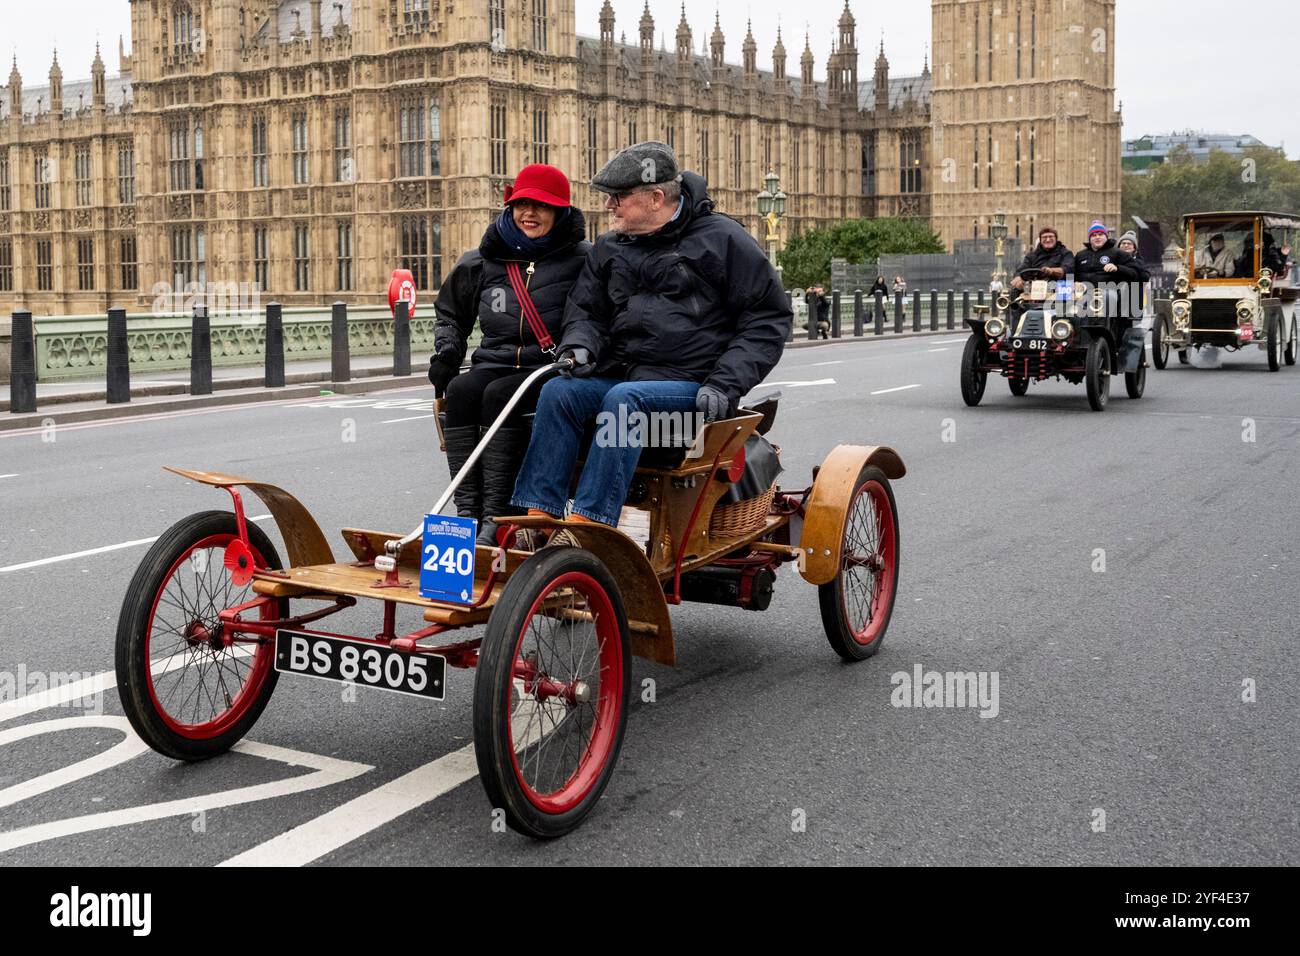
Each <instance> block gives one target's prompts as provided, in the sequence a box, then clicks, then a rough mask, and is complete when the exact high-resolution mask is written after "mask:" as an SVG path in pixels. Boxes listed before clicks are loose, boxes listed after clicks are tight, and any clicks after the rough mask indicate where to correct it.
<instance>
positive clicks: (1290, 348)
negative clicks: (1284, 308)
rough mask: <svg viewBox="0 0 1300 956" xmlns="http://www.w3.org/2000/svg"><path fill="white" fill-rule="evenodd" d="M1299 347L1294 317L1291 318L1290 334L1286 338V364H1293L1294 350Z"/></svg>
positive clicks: (1299, 342)
mask: <svg viewBox="0 0 1300 956" xmlns="http://www.w3.org/2000/svg"><path fill="white" fill-rule="evenodd" d="M1298 348H1300V341H1297V336H1296V323H1295V319H1292V320H1291V335H1290V336H1288V338H1287V340H1286V355H1285V356H1284V358H1285V359H1286V364H1287V365H1294V364H1295V360H1296V350H1297V349H1298Z"/></svg>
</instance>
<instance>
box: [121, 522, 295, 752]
mask: <svg viewBox="0 0 1300 956" xmlns="http://www.w3.org/2000/svg"><path fill="white" fill-rule="evenodd" d="M238 537H239V535H238V528H237V526H236V524H235V516H234V514H232V513H231V512H228V511H204V512H200V513H199V514H194V515H190V516H189V517H188V518H184V519H182V520H181V521H178V522H177V523H176V524H174V525H172V526H171V527H170V528H168V529H167V531H166V532H165V533H164V534H163V535H162V537H160V538H159V539H158V540H157V541H156V542H155V543H154V546H153V547H152V548H150V549H149V553H148V554H146V555H145V557H144V560H143V561H141V562H140V567H139V568H138V569H137V570H136V572H135V577H133V578H132V579H131V584H130V586H129V588H128V589H127V596H126V600H125V601H124V602H123V603H122V611H121V614H120V615H119V616H118V623H117V647H116V663H117V690H118V695H119V696H120V697H121V700H122V708H123V709H124V710H125V711H126V716H127V719H128V720H130V722H131V726H132V727H134V728H135V731H136V733H138V734H139V735H140V737H141V739H143V740H144V742H145V743H147V744H148V745H149V746H150V747H152V748H153V749H154V750H156V751H158V752H159V753H161V754H165V755H166V756H168V757H172V758H174V759H177V760H202V759H205V758H207V757H212V756H215V755H217V754H220V753H224V752H225V751H227V750H229V749H230V748H231V746H233V745H234V744H235V742H236V741H238V740H239V739H240V738H241V737H243V736H244V734H246V733H247V732H248V730H249V728H250V727H252V726H253V724H254V723H255V722H256V721H257V718H258V717H260V716H261V714H262V710H263V709H264V708H265V707H266V703H267V701H268V700H270V699H271V692H272V691H273V690H274V689H275V684H276V680H277V678H278V677H279V675H278V674H277V673H276V671H275V666H274V660H273V658H274V656H275V646H274V643H275V642H274V641H273V640H271V639H265V640H258V641H252V640H249V641H244V640H242V639H241V640H239V641H230V640H228V639H227V638H226V637H225V635H223V632H222V624H221V619H220V617H219V616H218V615H219V614H220V612H221V611H224V610H225V609H226V608H231V607H235V606H237V605H239V604H243V603H244V602H246V601H249V600H252V599H253V598H254V597H256V595H255V594H254V593H253V591H252V586H251V583H249V584H245V585H236V584H235V582H234V579H233V577H232V575H231V572H230V571H229V570H228V569H227V568H226V566H225V564H224V558H225V553H226V547H227V546H228V545H229V544H230V543H231V542H232V541H237V540H238ZM248 540H249V544H250V545H251V548H252V557H253V562H254V564H255V565H256V567H258V568H276V569H278V568H280V567H282V565H281V563H280V556H279V555H278V554H277V553H276V551H275V547H274V545H272V544H271V541H270V539H269V538H268V537H267V536H266V533H265V532H264V531H262V529H261V528H259V527H257V526H256V525H254V524H251V523H250V524H249V525H248ZM287 604H288V601H287V600H282V601H278V602H276V601H271V602H268V603H267V604H266V605H265V606H264V607H263V608H262V611H261V618H262V619H263V620H275V619H276V618H277V617H282V616H283V615H284V612H285V610H286V607H287Z"/></svg>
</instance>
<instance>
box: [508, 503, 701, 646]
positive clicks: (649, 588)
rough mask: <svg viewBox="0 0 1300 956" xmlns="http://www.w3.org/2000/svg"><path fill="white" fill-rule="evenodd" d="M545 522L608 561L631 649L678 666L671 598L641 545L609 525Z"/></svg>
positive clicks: (606, 564) (579, 522)
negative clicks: (564, 530) (669, 608)
mask: <svg viewBox="0 0 1300 956" xmlns="http://www.w3.org/2000/svg"><path fill="white" fill-rule="evenodd" d="M524 520H525V521H526V520H528V519H524ZM523 523H524V522H523V521H521V522H520V524H523ZM546 524H547V526H555V527H560V528H565V529H567V530H568V531H570V532H572V534H573V536H574V537H575V538H577V539H578V541H579V542H580V543H581V544H582V547H583V548H584V549H585V550H587V551H590V552H591V553H592V554H594V555H596V556H597V557H598V558H600V560H602V561H604V562H605V566H606V567H607V568H609V572H610V574H612V575H613V576H614V580H615V581H617V582H618V589H619V595H620V596H621V597H622V598H623V609H624V611H626V612H627V623H628V628H629V629H630V630H631V632H632V633H631V635H630V638H631V641H632V653H633V654H634V655H635V656H637V657H644V658H645V659H646V660H651V661H654V662H655V663H657V664H667V665H668V666H669V667H673V666H675V665H676V663H677V650H676V647H675V646H674V644H673V625H672V621H671V620H670V619H669V617H668V602H667V600H665V598H664V589H663V585H662V584H660V583H659V578H658V576H657V575H656V574H655V573H654V569H653V568H651V567H650V562H649V561H648V560H647V559H646V556H645V552H644V551H642V550H641V548H640V546H639V545H638V544H637V543H636V542H635V541H633V540H632V539H631V538H629V537H628V536H627V535H625V534H624V533H623V532H622V531H619V530H618V529H617V528H611V527H609V525H603V524H588V523H586V522H581V521H555V522H552V521H549V520H548V521H547V522H546Z"/></svg>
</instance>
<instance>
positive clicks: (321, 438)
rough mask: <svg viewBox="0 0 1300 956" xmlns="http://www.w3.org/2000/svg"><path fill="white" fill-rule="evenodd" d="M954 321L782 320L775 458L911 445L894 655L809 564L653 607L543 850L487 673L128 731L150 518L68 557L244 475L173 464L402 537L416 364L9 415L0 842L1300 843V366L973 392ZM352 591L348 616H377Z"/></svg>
mask: <svg viewBox="0 0 1300 956" xmlns="http://www.w3.org/2000/svg"><path fill="white" fill-rule="evenodd" d="M962 342H963V336H962V335H961V334H960V333H958V334H954V335H952V336H947V337H945V336H939V337H936V338H926V339H918V340H911V341H899V342H887V343H869V344H858V343H855V344H850V345H833V346H828V347H825V348H811V349H803V350H799V351H792V352H790V353H788V354H787V356H786V358H785V360H784V361H783V362H782V363H781V365H780V367H779V368H778V369H777V370H776V371H775V372H774V373H773V374H772V376H770V379H771V380H772V381H776V382H786V383H800V384H797V385H785V386H782V391H783V392H784V397H783V399H782V403H781V409H780V414H779V416H778V420H777V425H776V428H775V430H774V432H773V434H772V437H773V438H774V439H775V440H776V441H777V442H778V443H779V444H780V445H781V446H782V447H783V450H784V451H783V462H784V465H785V468H786V476H785V478H784V479H783V484H785V485H786V486H787V487H802V486H803V485H805V484H806V483H807V482H808V476H809V473H810V470H811V468H812V467H813V466H814V465H815V464H816V463H818V462H819V461H820V460H821V459H822V457H823V456H824V455H825V454H826V452H828V451H829V450H830V448H831V447H832V446H833V445H834V444H836V443H837V442H854V443H883V444H890V445H893V446H894V447H896V448H897V449H898V450H899V452H900V453H901V454H902V456H903V458H904V459H905V461H906V462H907V465H908V468H909V474H908V475H907V476H906V477H905V478H904V479H902V480H901V481H899V482H897V483H896V484H895V492H896V495H897V500H898V507H899V510H900V515H901V529H902V571H901V586H900V591H899V596H898V604H897V606H896V609H895V612H894V616H893V621H892V623H891V626H890V629H889V632H888V636H887V638H886V640H885V644H884V647H883V649H882V650H881V652H880V653H879V654H878V655H877V656H876V657H874V658H873V659H871V660H869V661H867V662H864V663H860V664H855V665H845V664H842V663H841V662H840V661H839V659H838V658H837V657H836V656H835V655H834V654H833V652H832V651H831V649H830V647H829V646H828V644H827V643H826V640H825V638H824V637H823V635H822V632H821V625H820V621H819V617H818V612H817V601H816V594H815V591H814V589H813V588H811V587H810V586H808V585H806V584H804V583H803V581H802V580H801V579H800V578H799V577H798V576H797V575H796V574H794V573H783V575H782V576H781V577H780V578H779V579H778V591H777V595H776V598H775V600H774V602H773V605H772V607H771V608H770V609H769V610H768V611H767V612H764V613H754V612H748V611H742V610H734V609H726V608H714V607H708V606H702V605H695V606H689V605H688V606H683V607H681V608H677V609H674V611H673V618H674V624H675V627H676V630H677V639H678V654H679V663H678V666H677V667H676V668H675V669H670V668H666V667H661V666H657V665H653V664H648V663H645V662H643V661H636V662H635V665H634V667H635V673H634V680H635V684H634V687H635V688H636V690H637V691H638V692H639V691H640V690H641V688H642V681H644V680H645V679H650V680H653V682H654V687H655V701H654V702H653V703H643V702H639V701H638V703H636V704H635V705H634V708H633V711H632V713H631V717H630V721H629V726H628V734H627V738H626V741H625V745H624V748H623V752H622V756H621V758H620V761H619V765H618V768H617V772H616V773H615V775H614V778H613V781H612V783H611V784H610V786H609V788H608V790H607V791H606V793H605V796H604V798H603V800H602V802H601V804H600V806H599V807H598V809H597V810H596V812H595V813H594V814H593V815H592V816H591V818H590V819H589V820H588V821H587V823H586V824H585V825H584V826H583V827H582V828H581V829H579V830H578V831H577V832H576V833H574V834H572V835H571V836H569V837H567V838H565V839H563V840H560V841H557V842H553V843H550V844H538V843H533V842H531V841H529V840H527V839H525V838H523V837H520V836H517V835H515V834H513V833H508V832H507V833H501V832H496V831H495V830H494V829H493V827H492V818H491V807H490V806H489V804H488V801H487V799H486V798H485V796H484V794H483V791H482V789H481V787H480V785H479V783H478V781H477V780H476V779H474V777H473V773H474V766H473V758H472V755H469V753H468V751H467V750H466V748H467V746H468V745H469V743H470V739H471V736H472V731H471V719H470V705H471V698H472V681H473V674H472V673H471V672H464V671H455V670H453V671H451V674H450V679H449V692H448V696H447V700H446V702H445V703H444V704H438V703H433V702H425V701H420V700H415V699H413V698H410V697H405V696H400V695H392V694H384V693H382V692H377V691H366V690H360V691H358V692H357V694H358V696H357V699H356V700H355V701H354V702H347V701H344V700H343V699H342V695H341V694H340V690H339V688H337V687H336V686H334V685H330V684H327V683H324V682H320V681H313V680H304V679H297V678H294V677H291V676H285V677H283V678H282V679H281V680H280V683H279V686H278V688H277V690H276V693H275V696H274V697H273V698H272V700H271V703H270V705H269V707H268V708H267V710H266V712H265V713H264V714H263V716H262V718H261V720H260V721H259V723H258V724H257V725H256V727H254V729H253V730H252V732H251V733H250V734H249V737H248V740H249V741H251V743H249V745H248V746H247V747H246V748H245V749H244V750H242V751H241V752H237V753H232V754H230V755H228V756H225V757H222V758H218V759H215V760H212V761H209V762H206V763H202V764H195V765H183V764H178V763H175V762H173V761H170V760H167V759H164V758H163V757H161V756H158V755H157V754H154V753H153V752H152V751H146V752H143V753H141V752H138V749H139V748H138V747H133V746H132V740H133V739H134V738H133V735H131V734H130V733H129V731H128V732H126V733H124V731H123V729H122V727H123V724H124V722H123V721H122V719H121V718H120V716H117V715H120V714H121V713H122V711H121V707H120V705H119V703H118V701H117V697H116V692H115V690H114V689H113V682H112V675H111V671H112V668H113V634H114V629H115V626H116V620H117V615H118V610H119V608H120V606H121V603H122V600H123V596H124V593H125V591H126V588H127V584H128V581H129V579H130V577H131V575H132V573H133V572H134V569H135V567H136V565H137V563H138V562H139V561H140V560H141V558H142V557H143V556H144V553H145V551H146V549H147V543H136V544H131V545H129V546H126V547H121V548H117V549H115V550H107V551H99V552H98V553H93V554H86V555H82V556H79V557H70V558H69V557H66V556H67V555H70V554H76V553H79V552H85V551H90V550H93V549H101V548H107V547H111V546H115V545H121V544H123V543H126V542H139V541H142V539H148V538H151V537H153V536H156V535H158V534H160V533H161V532H162V531H163V530H164V529H165V528H166V527H167V526H168V525H170V524H171V523H172V522H174V521H175V520H177V519H179V518H180V517H182V516H183V515H185V514H187V513H190V512H193V511H199V510H205V509H209V508H226V507H227V506H228V498H227V496H226V495H225V493H224V492H221V491H214V490H211V489H207V488H201V487H198V486H196V485H193V484H190V483H188V482H185V481H183V480H181V479H179V478H176V477H174V476H172V475H169V474H165V473H164V472H162V471H161V470H160V469H161V466H162V465H164V464H174V465H179V466H183V467H193V468H205V469H212V470H220V471H226V472H230V473H233V474H241V475H246V476H249V477H256V478H259V479H263V480H266V481H270V482H274V483H277V484H280V485H282V486H284V487H286V488H288V489H289V490H291V491H293V492H294V493H295V494H297V495H298V496H299V497H300V498H301V499H302V501H303V502H304V503H305V504H306V505H307V507H308V508H310V509H311V510H312V512H313V513H314V514H315V516H316V518H317V520H318V521H319V523H320V525H321V526H322V527H323V528H325V529H326V532H327V534H328V535H330V536H331V537H332V538H333V542H332V543H333V544H334V545H335V548H336V553H340V554H341V553H344V548H343V546H342V542H341V540H340V539H338V538H337V529H339V528H342V527H345V526H354V527H373V528H386V529H390V530H399V531H404V530H406V529H407V528H409V527H410V526H411V525H413V524H414V523H415V522H416V521H418V519H419V516H420V514H421V513H422V511H423V509H424V508H425V507H426V506H428V505H429V504H431V503H432V501H433V499H434V498H435V497H436V495H437V493H438V492H439V491H440V489H441V488H443V487H445V484H446V480H447V479H446V473H445V463H444V461H443V459H442V456H441V455H440V454H439V453H438V452H437V450H436V446H435V445H434V444H433V441H432V423H431V420H430V419H429V418H427V417H420V416H424V415H427V412H426V411H424V410H423V409H422V408H419V407H418V406H417V407H412V405H411V403H412V402H416V401H419V400H425V399H427V398H428V395H427V390H405V391H401V392H392V393H386V394H384V395H382V396H374V395H372V396H367V397H365V398H354V397H346V398H345V397H339V398H323V399H321V401H319V402H302V401H296V402H291V403H284V404H278V405H267V406H256V407H249V406H246V407H239V408H232V409H220V410H213V411H205V412H202V413H197V414H183V415H176V416H170V417H161V418H157V419H151V420H129V419H128V420H119V421H115V422H111V423H105V424H102V425H88V426H82V425H70V426H67V427H64V428H57V427H56V429H55V431H54V433H53V435H52V436H51V435H50V434H49V433H48V432H47V433H44V434H42V433H39V432H38V433H25V434H12V433H11V434H0V476H5V477H0V680H3V679H4V675H7V677H8V681H9V691H8V693H7V695H6V694H4V693H0V697H5V696H8V697H9V698H10V699H9V700H7V701H5V702H3V703H0V865H14V864H56V863H57V864H67V865H82V864H141V863H165V864H176V863H179V864H196V865H209V864H217V863H222V862H224V861H227V860H232V859H236V858H237V860H236V861H237V862H281V863H307V862H315V863H322V864H358V863H364V864H443V863H450V864H480V863H526V864H543V865H553V864H557V863H606V864H610V863H612V864H660V863H805V862H854V863H890V864H992V863H1022V864H1027V863H1060V864H1139V863H1142V864H1236V863H1261V864H1295V863H1297V862H1300V813H1298V811H1297V804H1296V800H1295V789H1296V784H1297V770H1296V768H1297V767H1298V766H1300V742H1298V739H1297V734H1296V733H1295V729H1296V727H1297V725H1298V720H1297V718H1298V717H1300V704H1298V700H1300V698H1298V697H1297V694H1296V692H1295V689H1296V687H1297V686H1300V666H1298V665H1297V663H1296V652H1295V636H1296V615H1295V605H1296V600H1295V590H1296V572H1297V566H1298V551H1300V549H1298V546H1297V535H1298V533H1300V520H1297V511H1296V498H1295V492H1294V489H1293V481H1294V474H1295V464H1296V454H1297V445H1298V441H1297V440H1298V438H1300V368H1296V369H1283V370H1282V371H1281V372H1279V373H1276V374H1270V373H1269V372H1268V371H1267V370H1266V366H1265V363H1264V359H1263V356H1262V353H1258V352H1251V353H1249V354H1247V355H1245V356H1244V357H1231V356H1230V357H1227V358H1226V360H1225V362H1224V366H1223V367H1222V368H1220V369H1217V370H1206V369H1197V368H1185V367H1179V366H1177V365H1174V366H1172V367H1171V368H1170V369H1169V370H1167V371H1164V372H1156V371H1154V370H1152V372H1151V373H1150V376H1149V379H1148V385H1147V396H1146V397H1145V398H1143V399H1141V400H1140V401H1131V400H1128V399H1127V398H1125V397H1124V396H1123V388H1122V385H1118V386H1117V387H1116V388H1115V389H1114V391H1113V395H1112V400H1111V404H1110V408H1109V409H1108V410H1107V411H1106V412H1105V413H1104V414H1095V413H1092V412H1090V411H1089V410H1088V407H1087V402H1086V398H1085V396H1084V390H1083V388H1082V386H1078V387H1076V386H1070V385H1068V384H1064V383H1061V384H1047V385H1043V386H1036V387H1034V388H1033V389H1032V390H1031V392H1030V394H1029V396H1028V397H1026V398H1015V397H1013V396H1012V395H1011V394H1010V393H1009V391H1008V390H1007V388H1006V386H1005V384H1004V383H1003V382H1001V381H1000V380H990V382H989V387H988V392H987V396H986V399H985V402H984V404H983V405H982V406H981V407H979V408H976V409H968V408H966V407H965V406H964V405H963V404H962V402H961V398H960V394H959V391H958V381H957V368H958V360H959V358H960V355H961V345H962ZM762 390H763V389H760V390H759V391H762ZM877 393H878V394H877ZM380 401H383V402H385V403H387V404H388V407H385V406H384V405H377V404H376V403H377V402H380ZM393 402H397V403H399V404H397V405H393V404H391V403H393ZM353 433H354V436H355V440H354V441H347V440H345V439H346V438H348V437H351V435H352V434H353ZM51 437H53V438H54V440H53V441H50V440H49V439H50V438H51ZM1246 439H1250V440H1246ZM261 511H262V509H261V507H260V505H257V506H256V507H253V508H252V513H260V512H261ZM262 526H263V527H264V528H266V529H267V530H268V531H269V532H270V533H271V534H272V537H273V538H276V539H277V540H278V536H277V535H276V533H275V531H274V528H273V526H272V523H271V522H262ZM1102 552H1104V555H1103V554H1102ZM1103 557H1104V571H1102V570H1100V567H1101V564H1100V561H1101V559H1102V558H1103ZM49 558H62V559H61V560H57V561H52V562H48V563H43V564H37V565H35V566H28V567H20V568H18V569H14V566H16V565H27V564H29V563H30V562H36V561H42V560H44V559H49ZM363 610H364V611H365V612H366V613H364V614H362V613H361V612H360V611H353V612H349V614H348V617H347V618H346V619H335V620H334V623H336V624H338V625H339V627H338V628H337V629H339V630H347V629H349V628H350V627H354V628H355V629H356V630H357V631H359V632H364V631H373V630H374V629H375V626H376V624H377V623H378V622H377V615H376V614H375V610H377V609H374V608H364V609H363ZM403 621H406V622H408V623H412V624H413V623H414V621H415V615H414V614H408V615H407V616H406V617H405V618H403V619H399V623H402V622H403ZM918 665H919V666H920V667H922V668H923V669H924V670H927V671H928V670H935V671H940V672H947V671H974V672H984V673H987V674H989V675H996V677H997V680H998V685H997V686H998V696H997V706H996V713H994V712H993V710H992V708H988V707H986V708H985V709H984V713H987V714H988V716H981V712H980V710H978V709H973V708H964V709H958V708H920V709H916V708H903V707H896V706H893V705H892V704H891V694H892V693H893V691H894V690H895V687H894V683H892V682H891V676H892V675H895V674H899V673H902V672H906V673H907V674H908V675H910V674H911V673H912V672H913V669H914V668H915V667H917V666H918ZM69 672H75V674H76V675H78V676H82V677H85V678H86V679H90V680H93V679H94V677H95V675H107V677H105V678H103V680H102V681H101V682H106V683H107V684H108V688H109V689H108V691H107V693H105V694H103V695H102V696H101V697H100V698H98V700H96V699H94V698H92V699H91V700H90V701H89V704H88V703H87V702H86V701H79V702H74V703H70V704H63V705H61V706H47V707H38V706H37V705H39V704H41V703H48V702H50V699H49V698H48V697H46V698H38V697H35V696H31V695H32V694H34V693H35V692H36V691H39V689H40V686H41V685H39V684H38V683H33V682H32V681H33V675H36V676H35V680H40V679H47V678H46V675H50V674H52V673H59V674H66V673H69ZM19 677H22V678H24V680H25V681H26V682H25V683H24V682H23V681H20V680H18V678H19ZM15 683H20V684H22V686H19V687H17V688H16V693H17V695H19V698H20V699H18V700H16V701H15V700H13V699H12V698H13V696H14V694H15V689H14V684H15ZM4 687H5V685H4V684H0V691H3V690H4ZM24 694H28V695H29V696H28V699H27V700H26V701H25V702H24V700H22V699H21V698H22V695H24ZM1243 698H1246V699H1243ZM95 711H102V714H97V713H95ZM113 748H118V749H116V750H115V749H113ZM83 761H85V763H82V762H83ZM408 775H409V776H408ZM253 788H255V789H253ZM158 805H162V806H158ZM200 811H201V812H200ZM331 811H333V812H331ZM1103 815H1104V816H1103ZM1103 819H1104V830H1103V829H1101V823H1102V821H1103ZM801 822H803V823H804V825H803V826H800V825H799V824H800V823H801ZM293 828H298V829H293ZM290 830H292V831H293V832H292V834H291V835H290V837H288V838H286V837H283V836H281V835H282V834H284V833H285V832H286V831H290ZM277 837H278V838H279V839H276V838H277ZM268 841H274V842H268Z"/></svg>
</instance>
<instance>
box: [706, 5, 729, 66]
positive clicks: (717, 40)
mask: <svg viewBox="0 0 1300 956" xmlns="http://www.w3.org/2000/svg"><path fill="white" fill-rule="evenodd" d="M726 42H727V41H726V38H725V37H723V35H722V19H721V14H720V13H718V12H717V11H716V10H715V11H714V12H713V36H712V37H710V38H709V51H710V53H711V54H712V56H713V65H714V66H715V67H721V66H722V63H723V56H724V53H725V50H726Z"/></svg>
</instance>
